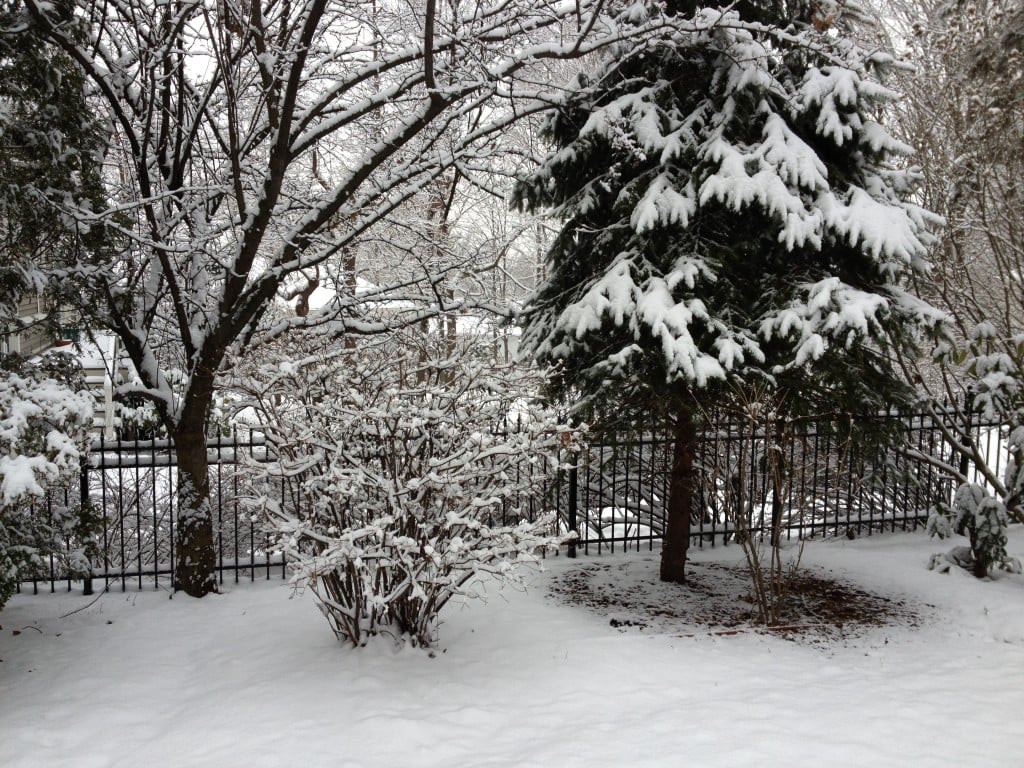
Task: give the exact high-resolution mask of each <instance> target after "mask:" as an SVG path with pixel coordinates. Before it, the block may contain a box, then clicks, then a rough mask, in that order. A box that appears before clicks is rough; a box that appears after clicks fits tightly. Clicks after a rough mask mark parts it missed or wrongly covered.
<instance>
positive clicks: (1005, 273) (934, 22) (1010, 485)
mask: <svg viewBox="0 0 1024 768" xmlns="http://www.w3.org/2000/svg"><path fill="white" fill-rule="evenodd" d="M880 13H882V14H883V16H884V19H883V21H884V23H883V25H881V27H880V28H881V29H883V30H887V31H888V32H889V33H890V36H891V39H893V40H895V41H896V42H897V45H898V47H901V48H902V49H903V52H904V58H906V59H907V60H908V61H909V62H910V63H911V64H912V65H913V69H912V70H910V71H908V72H906V73H905V74H904V75H903V78H904V82H903V84H902V87H901V90H902V91H903V93H904V94H905V97H904V99H903V100H901V102H900V103H899V104H898V105H897V108H896V110H895V115H896V117H897V122H896V125H898V126H899V130H900V131H901V133H902V137H903V138H904V139H905V140H906V141H907V142H908V143H910V144H912V145H915V146H916V147H918V153H917V156H916V158H915V159H916V162H917V163H919V165H920V167H921V170H922V172H923V180H924V184H923V185H922V194H923V196H924V203H925V205H926V206H927V207H928V208H929V209H931V210H933V211H936V212H937V213H939V214H941V215H942V216H943V217H944V218H945V220H946V228H945V230H944V232H943V233H942V236H941V238H940V240H939V242H938V244H937V246H936V247H935V248H934V249H933V253H932V261H933V264H934V268H933V271H932V273H931V275H930V276H929V278H928V279H926V280H922V281H920V284H919V292H920V293H921V294H922V295H924V296H926V297H927V298H928V299H929V300H930V301H932V302H933V303H934V304H936V305H937V306H940V307H942V308H943V309H944V310H945V311H946V312H947V313H948V316H949V327H950V335H949V337H948V339H947V340H946V342H945V343H944V344H943V345H942V346H940V348H939V349H938V350H937V351H938V355H937V358H936V360H937V363H938V364H937V365H931V364H930V362H929V361H924V362H922V361H920V360H917V361H908V373H909V375H910V376H912V377H913V378H915V379H916V380H917V381H918V382H919V383H920V385H921V386H922V387H923V388H924V389H925V390H926V391H927V393H928V394H929V395H931V397H932V399H933V401H946V403H948V405H947V406H945V407H942V408H940V407H938V406H937V405H936V406H934V408H935V411H934V414H933V415H934V417H935V420H936V423H938V424H940V425H941V426H942V428H943V429H944V431H945V434H946V438H947V442H948V443H949V445H950V458H949V461H948V462H944V463H943V465H942V469H943V470H945V471H946V472H947V473H948V474H949V475H951V476H952V477H954V478H955V479H956V480H957V482H958V483H959V484H960V485H961V490H960V491H959V492H958V493H957V496H956V499H957V500H956V501H955V503H954V504H953V505H952V506H951V507H950V508H949V509H947V510H945V514H944V517H946V518H947V522H948V521H949V520H952V522H953V523H954V525H953V526H952V528H957V529H959V531H960V532H963V533H965V534H967V535H969V536H970V538H971V540H972V547H973V549H974V550H975V551H974V558H975V560H974V569H975V572H976V573H977V574H978V575H985V574H986V573H987V572H988V569H989V567H990V566H991V565H993V564H995V563H998V562H999V561H1000V560H1003V559H1005V558H1004V556H1005V551H1002V553H1001V554H1000V551H1001V550H1002V545H1000V544H999V539H1000V536H1002V534H1001V531H1002V528H1003V527H1005V522H1006V521H1008V520H1009V519H1016V520H1024V510H1022V499H1024V206H1022V205H1021V200H1022V199H1024V153H1022V152H1021V147H1022V146H1024V59H1022V45H1021V43H1022V41H1024V5H1022V4H1021V2H1020V0H963V1H962V2H951V1H950V0H899V2H893V3H887V4H886V5H885V7H884V9H882V10H881V11H880ZM972 411H973V412H982V413H984V414H985V415H986V416H987V417H988V418H989V419H991V420H994V421H998V422H1000V423H1001V424H1002V425H1003V428H1004V429H1005V435H1006V437H1007V438H1008V443H1007V445H1008V449H1009V462H1008V463H1007V465H1006V468H1005V471H1004V472H1001V473H1000V472H998V471H997V469H996V466H995V462H993V461H992V457H990V456H988V455H987V450H986V446H985V444H984V443H983V442H982V440H981V437H982V436H981V435H980V434H979V432H978V430H977V429H976V428H974V427H972V424H971V413H972ZM932 461H934V458H933V459H932ZM975 478H977V481H975ZM1000 521H1002V522H1000ZM950 528H951V526H949V525H948V524H945V523H944V524H942V525H940V526H938V530H940V531H942V530H948V529H950ZM986 532H988V533H986ZM990 534H991V535H990ZM1003 543H1004V544H1005V538H1003ZM986 553H987V554H986Z"/></svg>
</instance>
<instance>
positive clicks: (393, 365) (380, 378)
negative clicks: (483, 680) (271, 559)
mask: <svg viewBox="0 0 1024 768" xmlns="http://www.w3.org/2000/svg"><path fill="white" fill-rule="evenodd" d="M416 335H417V334H414V333H411V332H410V334H408V335H407V336H405V337H404V338H399V337H398V336H397V335H393V336H389V337H388V338H387V339H378V340H373V341H369V342H363V343H361V344H360V345H359V346H358V347H357V348H351V345H349V346H347V347H346V346H343V345H341V344H340V343H339V344H338V346H337V348H333V349H332V348H322V349H320V350H319V351H318V352H316V353H314V354H309V355H308V356H306V357H304V358H302V359H296V360H290V361H287V362H282V363H280V364H276V365H275V364H267V365H263V366H262V367H261V368H260V370H258V371H257V372H256V373H255V374H254V375H253V376H252V377H251V378H250V379H249V380H248V382H247V387H246V388H247V389H248V390H249V392H250V393H251V395H252V401H251V405H252V408H253V409H254V412H255V413H257V414H258V418H259V421H260V428H261V429H263V430H264V431H265V433H266V436H267V444H268V463H267V464H265V465H263V466H262V467H261V470H262V471H261V474H262V480H261V481H257V483H256V487H255V488H254V490H255V491H256V493H257V494H258V500H257V501H256V502H255V504H256V505H257V507H258V510H259V513H260V514H261V515H262V517H263V519H264V520H265V521H266V523H267V524H268V526H269V528H270V530H271V531H272V534H273V536H274V538H275V540H276V542H277V544H278V545H279V546H280V547H281V549H282V550H283V551H284V553H285V554H286V556H287V558H288V560H289V561H290V563H291V566H292V569H293V572H294V576H293V584H294V585H295V586H296V587H299V588H303V587H308V588H310V589H311V590H312V591H313V592H314V593H315V595H316V596H317V598H318V600H319V601H320V605H321V609H322V610H323V612H324V615H325V616H326V617H327V620H328V622H329V623H330V625H331V628H332V629H333V630H334V632H335V634H336V635H337V636H338V637H339V638H340V639H343V640H347V641H349V642H351V643H352V644H353V645H354V646H361V645H364V644H365V643H366V642H367V640H368V638H370V637H372V636H374V635H378V634H381V633H386V634H390V635H392V636H393V637H394V638H395V639H396V641H404V640H407V641H408V642H410V643H412V644H414V645H417V646H428V645H431V644H432V643H433V642H434V641H435V633H436V624H437V617H438V614H439V612H440V611H441V609H442V608H443V607H444V606H445V604H446V603H447V602H448V601H449V600H450V599H451V598H452V597H455V596H477V595H479V594H480V593H481V591H482V590H483V589H485V588H486V586H487V585H488V584H489V583H492V582H491V581H490V580H489V579H477V578H476V577H477V576H479V575H481V574H490V575H493V576H497V577H498V580H499V581H500V582H502V583H508V582H511V583H517V582H518V581H519V579H520V573H519V570H518V569H519V567H520V566H529V565H537V564H538V563H539V557H540V555H541V553H542V551H543V550H545V549H546V548H550V547H553V546H555V545H557V543H558V542H559V540H558V538H557V537H555V536H553V535H552V533H553V528H552V521H551V519H550V518H549V517H548V516H546V515H545V514H544V513H543V512H542V505H541V503H540V502H541V501H542V499H541V498H540V495H541V489H542V487H543V486H544V483H543V479H544V477H545V476H546V473H548V472H550V471H551V470H553V469H554V468H555V466H556V465H557V457H558V454H559V450H560V448H561V447H562V446H563V441H565V440H568V439H570V438H569V437H568V433H567V432H566V430H565V429H564V428H561V427H559V426H558V425H557V423H556V420H555V419H554V417H553V415H552V414H551V413H550V412H547V411H544V410H541V409H539V408H537V407H535V406H533V405H531V404H530V398H531V395H532V394H533V393H534V392H535V391H536V389H537V387H538V386H539V384H540V375H539V374H538V373H537V372H536V371H532V370H523V369H518V368H515V367H512V366H506V365H502V364H497V363H495V362H494V361H493V360H489V359H486V358H484V357H481V356H480V355H478V354H477V351H478V350H475V349H474V344H472V343H468V344H467V343H464V342H463V343H460V344H458V345H457V347H456V349H454V350H451V349H447V348H446V346H447V344H448V342H447V341H445V342H443V343H439V344H438V345H437V346H436V347H433V348H431V346H430V345H429V343H427V342H428V340H427V339H424V338H422V337H420V338H419V339H415V336H416ZM413 341H415V342H416V343H415V344H414V343H412V342H413ZM417 347H418V348H417ZM425 353H428V354H425ZM435 353H437V354H435Z"/></svg>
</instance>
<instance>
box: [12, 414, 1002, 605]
mask: <svg viewBox="0 0 1024 768" xmlns="http://www.w3.org/2000/svg"><path fill="white" fill-rule="evenodd" d="M872 418H876V419H879V420H885V421H884V424H882V426H887V427H890V428H895V429H897V430H898V431H900V432H901V433H902V435H903V444H904V445H905V446H906V448H907V449H909V450H904V451H891V450H890V451H885V452H882V451H874V452H872V451H866V450H864V449H863V447H862V446H861V445H858V444H857V443H856V442H852V441H849V440H846V439H844V438H843V437H842V434H843V430H841V429H839V428H837V427H838V423H837V422H836V421H835V420H834V419H828V418H823V419H818V420H816V421H814V422H810V423H806V424H803V425H799V426H798V428H794V429H787V430H785V431H784V432H783V431H781V430H779V429H777V428H771V429H769V430H759V429H751V428H749V427H748V425H745V424H744V423H743V422H741V421H737V420H735V419H730V418H727V417H725V416H721V417H719V418H717V420H715V421H714V422H712V423H710V424H708V425H707V426H706V428H705V429H704V430H703V431H702V433H701V434H700V436H699V439H698V445H697V455H696V462H695V463H696V469H697V477H698V483H699V491H698V493H697V496H696V498H695V501H694V507H693V509H692V529H691V535H692V543H693V544H694V545H696V546H712V545H715V544H716V543H728V542H729V541H730V540H731V539H732V538H733V537H734V536H735V533H736V526H737V524H741V525H743V526H744V527H746V528H748V529H751V530H753V531H754V532H755V533H764V532H766V531H767V530H769V529H770V528H773V527H775V528H777V529H778V530H780V531H782V532H784V535H785V536H786V537H788V538H793V537H800V538H809V537H815V536H835V535H844V534H847V533H850V534H852V535H870V534H872V533H877V532H881V531H889V530H891V531H896V530H913V529H916V528H917V527H919V526H922V525H924V524H925V521H926V520H927V516H928V511H929V509H930V508H932V507H933V506H934V505H935V504H936V503H937V502H940V501H949V499H950V498H951V495H952V492H953V485H952V481H951V479H950V478H949V475H948V474H947V473H945V472H943V471H941V470H940V469H939V468H937V466H936V464H938V463H942V462H945V463H949V462H950V461H952V460H953V452H952V450H951V448H950V446H949V445H948V444H947V443H946V442H945V441H944V440H943V438H942V434H941V431H940V430H939V428H938V426H937V425H936V423H935V422H934V420H933V418H932V417H931V416H929V415H927V414H915V415H910V416H907V415H898V414H886V415H880V416H876V417H872ZM970 428H971V429H972V430H973V431H974V432H975V435H976V438H977V439H978V441H979V444H980V445H982V446H983V451H987V452H988V456H989V460H990V464H991V465H992V467H993V469H995V470H996V471H997V472H999V471H1001V469H1002V466H1001V465H1002V463H1004V462H1005V453H1004V451H1005V449H1004V447H1003V446H1005V440H1004V437H1005V436H1004V435H1003V434H1002V432H1001V429H1000V427H999V426H998V425H994V424H991V423H988V422H986V421H985V420H984V419H982V418H980V417H979V416H978V415H974V416H972V417H971V423H970ZM207 452H208V458H209V461H210V482H211V497H212V498H211V502H212V507H213V510H214V515H215V520H214V525H215V533H216V547H217V573H218V578H219V579H220V581H221V583H224V582H225V581H234V582H237V581H240V580H243V579H246V580H255V579H257V578H262V579H270V578H284V577H285V576H286V575H287V563H286V562H285V559H284V557H283V555H282V553H281V552H280V551H279V550H277V549H276V548H275V547H274V545H273V543H272V541H271V539H270V537H269V536H268V534H267V533H266V532H265V531H264V529H263V528H262V526H261V524H260V522H259V521H258V520H257V519H254V517H253V516H252V514H251V513H250V512H249V511H247V510H248V508H247V506H246V504H245V501H244V498H243V496H244V492H243V491H244V488H245V477H244V473H246V472H249V473H251V472H254V471H258V470H257V468H256V467H257V466H258V464H259V463H260V462H262V461H264V460H265V459H266V446H265V445H264V442H263V440H262V438H261V436H260V435H259V434H258V433H252V432H245V433H236V434H234V435H231V436H230V437H220V438H215V439H212V440H210V441H209V443H208V446H207ZM563 459H564V463H565V464H566V465H571V468H569V469H563V470H561V471H557V472H548V473H544V474H539V475H538V476H537V477H536V478H535V480H534V481H533V483H532V486H533V488H534V489H535V491H536V494H535V496H534V497H532V498H531V499H529V500H526V502H525V503H522V504H518V503H515V502H513V503H510V504H509V510H508V516H506V519H505V520H504V521H503V522H505V523H509V522H514V521H515V520H512V519H508V517H509V516H511V517H514V516H516V515H522V516H526V517H528V518H530V519H535V518H537V517H538V516H540V515H542V514H550V513H552V512H553V513H554V515H555V518H556V520H557V521H558V526H559V530H560V531H561V532H567V531H576V532H577V533H578V538H577V539H576V541H575V542H574V543H573V544H572V545H570V548H569V554H570V556H572V555H575V554H576V552H577V551H582V552H583V553H586V554H591V553H598V554H599V553H602V552H604V551H606V550H609V551H613V552H614V551H616V550H623V549H641V548H645V549H652V548H653V547H654V543H655V541H658V540H660V538H661V535H662V531H663V529H664V521H665V510H666V503H667V500H668V490H669V478H670V472H671V466H672V442H671V439H670V437H669V436H668V435H667V434H665V433H664V432H660V431H651V432H649V433H646V434H632V435H607V436H604V437H602V438H600V439H597V438H595V439H593V440H592V442H591V443H590V444H589V446H588V447H587V448H586V449H585V450H583V451H582V453H580V454H573V455H566V456H564V457H563ZM769 459H771V461H769ZM769 465H771V466H769ZM531 466H532V465H529V464H527V463H525V462H524V469H523V471H538V470H533V469H530V467H531ZM779 467H782V468H783V469H782V471H780V470H779ZM176 469H177V468H176V466H175V458H174V452H173V448H172V445H171V444H170V443H169V442H168V441H167V440H133V441H119V442H106V441H102V440H100V441H98V442H96V443H95V444H94V445H93V446H92V449H91V451H90V453H89V456H88V461H86V462H84V463H83V467H82V472H81V476H80V478H79V482H78V483H77V484H76V486H73V487H70V488H63V489H57V490H55V491H53V492H51V494H50V495H49V497H48V498H47V499H46V500H45V501H44V502H43V503H42V504H41V505H40V506H39V507H38V509H37V513H38V514H44V515H45V514H48V513H50V512H52V510H53V509H54V508H55V507H57V506H60V505H65V506H70V505H78V504H80V503H81V499H83V498H84V499H88V500H89V502H90V505H91V508H92V509H93V510H94V511H95V514H96V515H97V516H98V526H97V529H98V532H97V533H96V534H95V535H94V538H93V539H92V541H90V542H81V541H71V540H69V541H68V542H67V546H68V548H69V549H75V548H78V549H86V548H87V547H88V548H91V561H92V579H93V580H94V581H96V582H97V583H96V588H106V589H121V590H126V589H129V588H137V589H143V588H152V587H157V588H159V587H165V588H170V585H171V582H172V578H173V573H174V565H175V551H174V535H175V521H176V514H177V509H176V505H177V482H178V480H177V476H176V475H177V472H176ZM285 498H287V496H286V489H285V488H284V487H283V486H282V488H281V499H285ZM737 505H740V506H741V507H742V508H740V509H738V508H737ZM63 562H64V559H63V558H56V557H53V558H50V560H49V561H48V562H47V563H44V564H42V566H41V567H40V568H39V569H38V571H37V572H36V573H35V574H33V577H32V578H31V579H30V580H28V581H26V582H24V583H23V585H22V589H28V590H32V591H39V590H40V589H46V590H49V591H56V589H57V588H58V587H59V586H61V585H66V588H67V589H69V590H70V589H72V588H73V585H74V584H75V583H76V581H78V582H79V583H81V578H80V577H75V576H74V575H72V574H70V573H69V572H68V570H67V569H66V567H65V566H64V565H63Z"/></svg>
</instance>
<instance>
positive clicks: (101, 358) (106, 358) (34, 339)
mask: <svg viewBox="0 0 1024 768" xmlns="http://www.w3.org/2000/svg"><path fill="white" fill-rule="evenodd" d="M52 311H53V304H52V301H51V300H50V299H49V298H48V297H46V296H45V295H43V294H32V295H26V296H24V297H23V298H22V300H21V302H20V303H19V304H18V314H17V319H16V321H15V327H13V328H11V329H8V330H7V331H6V332H0V353H4V354H16V355H21V356H22V357H28V358H31V357H34V356H36V355H41V354H43V353H44V352H51V351H55V352H59V353H61V354H66V355H70V356H72V357H75V358H77V360H78V362H79V364H80V365H81V366H82V373H83V374H84V375H85V383H86V385H87V386H88V387H89V389H91V390H92V392H93V396H94V397H95V398H96V407H95V408H94V409H93V419H92V423H93V431H94V432H95V434H97V435H100V434H102V435H103V437H104V438H105V439H108V440H111V439H114V438H115V437H116V426H117V425H116V413H115V408H114V382H113V380H112V379H111V373H112V372H113V373H114V375H115V376H121V375H123V373H124V371H123V370H122V369H123V368H124V364H123V361H122V360H121V357H122V356H121V354H120V347H119V345H118V340H117V337H116V336H114V335H113V334H109V333H99V334H96V335H95V341H90V340H88V339H85V338H84V335H83V334H81V332H80V331H79V330H78V328H77V327H75V325H76V323H75V322H74V319H73V318H69V317H68V315H67V313H66V312H61V313H60V315H59V318H60V326H61V330H60V331H59V332H55V331H54V328H53V325H52V324H51V323H47V322H45V321H46V320H47V319H48V318H49V317H50V316H51V313H52Z"/></svg>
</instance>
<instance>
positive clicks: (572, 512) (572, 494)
mask: <svg viewBox="0 0 1024 768" xmlns="http://www.w3.org/2000/svg"><path fill="white" fill-rule="evenodd" d="M578 471H579V470H578V468H577V466H576V465H575V464H573V465H572V466H571V467H570V468H569V530H570V531H572V532H573V533H575V534H576V536H574V537H573V538H572V539H570V540H569V551H568V553H567V554H568V556H569V557H576V540H577V539H578V538H579V531H578V530H577V527H578V523H577V521H576V491H577V490H578V488H579V475H578V474H577V473H578Z"/></svg>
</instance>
